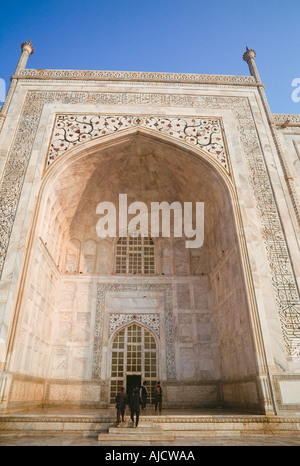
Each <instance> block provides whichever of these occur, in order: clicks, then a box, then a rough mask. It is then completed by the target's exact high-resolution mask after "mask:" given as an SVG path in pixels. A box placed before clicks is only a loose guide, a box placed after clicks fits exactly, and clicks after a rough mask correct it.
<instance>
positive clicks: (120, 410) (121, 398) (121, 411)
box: [116, 387, 128, 427]
mask: <svg viewBox="0 0 300 466" xmlns="http://www.w3.org/2000/svg"><path fill="white" fill-rule="evenodd" d="M127 401H128V398H127V395H126V393H125V391H124V387H121V389H120V391H119V393H118V394H117V396H116V408H117V427H120V424H121V418H122V421H123V422H124V421H125V418H124V415H125V408H126V403H127Z"/></svg>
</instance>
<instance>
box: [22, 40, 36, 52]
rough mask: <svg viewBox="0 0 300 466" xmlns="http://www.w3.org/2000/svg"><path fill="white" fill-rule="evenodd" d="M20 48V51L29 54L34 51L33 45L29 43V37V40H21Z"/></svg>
mask: <svg viewBox="0 0 300 466" xmlns="http://www.w3.org/2000/svg"><path fill="white" fill-rule="evenodd" d="M21 49H22V52H24V51H26V52H28V54H29V55H32V54H33V52H34V47H33V45H32V43H31V39H30V41H29V42H22V44H21Z"/></svg>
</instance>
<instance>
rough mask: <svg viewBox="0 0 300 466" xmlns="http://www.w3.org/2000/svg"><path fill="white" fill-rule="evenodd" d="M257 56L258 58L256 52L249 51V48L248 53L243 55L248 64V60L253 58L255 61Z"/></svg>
mask: <svg viewBox="0 0 300 466" xmlns="http://www.w3.org/2000/svg"><path fill="white" fill-rule="evenodd" d="M255 56H256V52H255V50H253V49H248V47H246V52H245V53H244V55H243V60H245V61H246V62H247V63H248V60H249V59H250V58H253V60H255Z"/></svg>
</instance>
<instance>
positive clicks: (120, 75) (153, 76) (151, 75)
mask: <svg viewBox="0 0 300 466" xmlns="http://www.w3.org/2000/svg"><path fill="white" fill-rule="evenodd" d="M13 79H39V80H50V79H51V80H53V79H54V80H70V79H71V80H74V81H78V80H84V81H107V80H108V81H138V82H140V81H141V82H168V83H190V84H199V83H201V84H223V85H224V84H225V85H226V84H227V85H237V86H254V87H257V86H263V87H264V85H263V84H262V83H257V82H255V79H254V78H253V76H234V75H210V74H189V73H156V72H140V71H139V72H138V71H97V70H95V71H94V70H43V69H22V70H20V72H19V73H18V74H16V75H14V76H13Z"/></svg>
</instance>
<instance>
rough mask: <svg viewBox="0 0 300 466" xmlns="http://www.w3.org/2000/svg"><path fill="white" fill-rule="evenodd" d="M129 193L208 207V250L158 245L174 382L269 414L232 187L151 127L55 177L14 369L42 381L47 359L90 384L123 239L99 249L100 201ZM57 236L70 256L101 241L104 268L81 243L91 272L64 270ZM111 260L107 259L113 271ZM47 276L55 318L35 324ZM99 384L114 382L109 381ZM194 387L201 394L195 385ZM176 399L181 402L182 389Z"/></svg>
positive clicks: (64, 161)
mask: <svg viewBox="0 0 300 466" xmlns="http://www.w3.org/2000/svg"><path fill="white" fill-rule="evenodd" d="M123 192H127V194H128V203H129V202H132V201H134V200H140V201H144V202H145V203H146V204H147V205H148V206H150V203H151V201H152V200H153V201H158V202H161V201H167V202H169V203H171V202H173V201H174V200H179V201H180V202H185V201H187V202H198V201H199V202H204V203H205V215H206V216H205V219H207V220H206V222H205V247H204V248H202V249H201V250H200V251H198V250H187V249H186V248H185V242H184V238H178V239H176V238H174V237H171V238H166V239H165V238H157V242H158V243H159V247H158V248H157V249H158V251H159V258H158V259H159V260H158V263H160V264H162V265H161V269H160V270H158V271H156V274H154V275H155V276H154V277H153V280H155V279H156V280H157V281H158V283H159V282H160V281H161V280H162V275H165V276H166V277H170V276H172V277H173V278H172V280H173V288H174V296H173V297H172V299H174V307H175V308H176V312H175V313H174V322H175V327H176V329H177V333H176V335H175V336H174V335H173V337H174V338H175V337H176V338H177V341H175V343H176V342H177V344H178V351H177V352H176V355H175V356H174V357H175V360H174V361H172V362H174V364H175V365H176V377H177V380H178V381H179V382H180V383H184V382H186V383H188V384H190V386H192V387H194V385H195V387H196V386H197V384H203V383H204V381H205V380H209V381H210V383H212V384H213V385H214V390H215V392H214V395H213V401H212V400H211V399H210V400H209V401H208V403H210V404H212V403H213V404H215V405H216V404H220V403H221V404H223V405H226V406H237V407H241V406H244V407H245V406H246V407H249V408H251V409H263V407H262V403H263V401H262V398H261V388H260V379H259V375H258V366H259V365H261V362H262V361H261V360H260V361H259V363H258V360H257V355H258V358H263V356H262V352H261V347H262V342H261V341H260V340H259V332H258V331H257V328H258V327H259V323H258V321H257V316H256V310H255V300H254V297H253V294H252V285H251V278H250V273H249V268H248V262H247V252H246V247H245V244H244V242H243V234H242V233H241V232H242V230H243V228H242V223H241V217H240V212H239V205H238V199H237V194H236V190H235V187H234V184H233V181H232V179H231V178H230V176H229V175H228V173H227V172H226V171H225V170H224V168H223V167H222V166H221V165H220V164H219V163H218V161H217V160H216V159H214V158H213V157H209V155H208V154H206V153H204V152H203V151H201V150H200V149H196V148H194V147H192V146H191V145H189V144H187V143H186V142H181V141H178V140H176V141H174V139H173V138H171V137H170V136H167V135H162V134H156V133H155V131H153V130H150V129H144V128H143V129H142V128H130V129H128V130H124V131H120V132H118V133H116V134H112V135H108V136H103V138H101V140H100V139H99V140H96V141H90V142H89V143H86V144H82V145H80V146H78V147H75V148H74V149H72V150H70V151H68V152H66V153H65V155H64V156H62V157H60V158H58V159H57V160H56V161H55V162H54V163H53V164H52V165H51V166H50V168H49V169H48V170H47V172H46V174H45V176H44V178H43V180H42V181H41V186H40V190H39V194H38V196H37V202H36V210H35V212H34V216H33V222H32V228H31V231H30V234H29V238H28V243H27V258H26V261H25V266H24V269H23V276H22V283H21V286H20V290H22V291H21V292H20V294H19V301H18V309H17V310H16V312H17V314H18V313H20V318H19V320H18V328H17V329H16V333H15V338H14V342H13V347H12V350H13V351H12V358H11V359H10V363H9V364H10V367H9V368H10V370H12V371H13V370H14V367H18V368H19V370H20V372H22V373H24V374H28V375H29V376H31V377H32V376H40V375H41V374H40V373H39V372H38V367H40V363H39V361H41V360H43V361H45V358H46V360H47V361H46V362H44V363H43V364H44V370H43V375H44V376H45V377H47V378H49V379H57V378H58V379H64V380H69V379H78V380H82V379H85V380H89V379H91V377H92V375H91V370H90V361H91V359H92V354H91V353H90V352H88V350H86V347H90V348H91V347H92V345H91V342H92V341H93V332H94V327H93V325H94V321H93V313H92V312H91V309H93V307H95V305H96V303H95V301H96V296H95V292H94V291H93V290H94V288H95V283H97V280H99V279H100V280H108V279H109V278H108V277H113V276H114V269H113V266H112V264H113V263H114V257H113V254H114V239H110V238H106V239H105V240H104V241H103V243H101V241H100V242H99V239H98V238H97V237H96V234H95V231H94V230H95V224H96V220H97V216H96V206H97V203H98V202H100V201H102V200H105V201H111V202H115V205H117V203H118V198H117V196H118V194H119V193H123ZM140 196H141V197H140ZM143 196H144V197H143ZM49 211H51V212H53V217H54V218H55V219H57V221H60V225H57V226H56V227H55V228H53V229H52V228H51V229H49V224H50V223H51V221H52V217H50V218H49V217H48V213H49ZM45 219H47V221H45ZM48 231H56V232H60V233H61V238H53V237H52V238H51V241H50V242H49V244H51V245H52V244H57V242H58V241H59V242H60V245H61V246H60V248H61V249H63V250H64V251H65V252H64V253H63V254H61V251H60V254H59V256H61V257H65V260H66V257H67V252H66V251H67V248H68V245H69V243H70V241H71V240H72V239H74V238H76V240H77V241H79V242H80V244H81V245H82V244H84V241H86V240H89V241H92V242H93V241H95V242H98V244H97V248H96V247H95V248H94V250H95V251H98V252H95V261H96V262H97V260H99V259H97V258H99V257H101V263H100V262H99V263H98V264H97V263H96V264H95V265H94V268H93V269H92V267H91V264H94V262H93V258H92V257H91V254H88V263H87V264H85V258H84V255H82V247H80V251H81V257H80V258H79V264H81V265H83V267H82V268H81V267H79V268H78V270H77V271H76V270H75V269H72V271H71V273H69V272H68V273H66V269H65V267H64V265H65V264H64V265H63V266H62V267H61V266H60V267H58V265H59V264H56V263H55V261H54V259H53V255H52V251H51V250H49V249H48V248H47V244H48V241H47V232H48ZM77 244H79V243H77ZM90 244H95V243H90ZM90 250H91V249H89V251H90ZM101 251H102V252H101ZM34 261H35V262H34ZM103 261H107V262H106V265H107V266H106V267H105V266H104V262H103ZM33 263H35V264H41V271H42V276H41V275H39V278H38V280H36V282H35V283H33V282H32V279H31V273H30V271H31V264H33ZM45 268H46V270H45ZM50 272H52V273H50ZM49 276H51V277H52V278H51V284H50V286H49V287H47V290H48V291H47V296H43V305H45V306H46V308H47V312H45V313H44V314H43V321H42V324H39V326H38V325H37V324H36V323H35V321H34V320H33V319H32V313H31V302H32V303H33V304H32V307H34V306H35V304H36V303H35V299H36V298H35V294H36V295H37V296H40V294H41V290H40V289H39V282H43V281H45V280H48V279H49V278H48V277H49ZM99 277H100V278H99ZM124 279H126V277H125V278H124ZM135 279H136V280H138V279H139V277H138V276H137V277H135ZM151 283H154V282H153V281H152V282H151ZM32 296H33V298H32ZM29 302H30V306H29V305H28V303H29ZM40 311H43V309H40ZM28 313H29V315H27V314H28ZM25 321H27V322H29V325H31V326H33V327H32V329H34V332H31V333H33V334H34V335H36V340H39V341H41V340H42V343H43V344H42V345H40V346H41V348H42V349H41V350H39V352H38V356H37V357H36V361H37V362H36V363H35V365H32V364H31V365H30V364H29V365H28V364H27V365H24V361H23V360H19V359H18V354H19V353H18V345H20V342H21V340H22V338H23V340H22V344H23V349H22V352H21V354H26V351H27V347H28V344H29V345H30V349H31V348H32V345H33V343H32V341H29V338H28V337H27V335H26V328H25V326H24V322H25ZM103 325H105V322H103ZM45 328H47V329H48V330H49V331H48V333H47V332H45ZM181 329H182V330H183V331H182V332H181ZM189 329H190V333H189ZM105 331H106V330H105V328H104V327H103V332H105ZM24 335H25V337H24ZM191 335H192V336H193V338H192V339H191ZM43 339H44V340H43ZM70 342H77V343H78V347H79V348H81V349H80V351H79V350H78V351H77V352H76V351H73V350H72V345H69V344H68V343H70ZM81 343H82V345H81ZM80 345H81V346H80ZM73 346H74V345H73ZM49 354H50V356H49ZM20 357H21V358H22V356H20ZM220 381H221V382H220ZM101 383H104V384H106V386H107V383H108V381H107V380H102V382H101ZM172 383H173V384H174V383H175V382H174V381H172ZM193 383H194V385H193ZM220 387H221V389H220ZM249 387H250V388H249ZM191 390H192V393H191V396H194V394H195V389H194V388H193V389H191ZM170 393H171V394H170V400H169V404H172V402H173V401H174V397H176V396H177V395H176V393H177V394H178V391H177V392H176V391H175V390H174V391H173V392H172V390H170ZM197 396H198V392H197ZM201 396H202V395H201V394H200V391H199V396H198V398H197V397H196V398H195V400H194V399H193V400H192V402H193V403H194V404H197V403H199V405H205V403H206V402H207V401H206V399H205V396H204V398H201ZM172 397H173V398H172ZM80 401H81V400H78V402H80ZM175 401H176V400H175ZM175 401H174V402H175Z"/></svg>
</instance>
